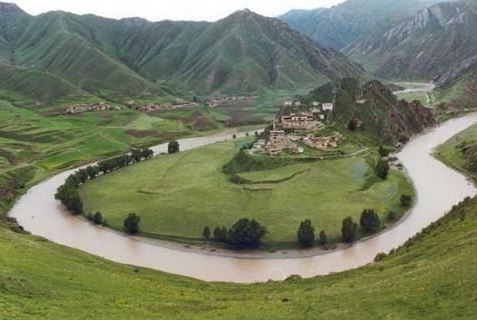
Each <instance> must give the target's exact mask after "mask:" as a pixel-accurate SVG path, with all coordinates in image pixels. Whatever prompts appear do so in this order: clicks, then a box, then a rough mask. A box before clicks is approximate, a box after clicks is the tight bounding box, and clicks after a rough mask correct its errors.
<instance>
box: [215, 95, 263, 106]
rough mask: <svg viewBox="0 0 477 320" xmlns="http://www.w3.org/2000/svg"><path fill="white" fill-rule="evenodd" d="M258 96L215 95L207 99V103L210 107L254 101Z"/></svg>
mask: <svg viewBox="0 0 477 320" xmlns="http://www.w3.org/2000/svg"><path fill="white" fill-rule="evenodd" d="M257 98H258V96H224V97H214V98H210V99H208V100H207V105H208V106H209V107H210V108H217V107H220V106H221V105H223V104H226V103H232V102H239V101H242V102H244V101H253V100H255V99H257Z"/></svg>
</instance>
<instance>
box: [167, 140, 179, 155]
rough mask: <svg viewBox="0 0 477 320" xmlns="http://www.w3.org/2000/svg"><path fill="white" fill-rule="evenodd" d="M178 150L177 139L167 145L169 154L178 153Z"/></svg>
mask: <svg viewBox="0 0 477 320" xmlns="http://www.w3.org/2000/svg"><path fill="white" fill-rule="evenodd" d="M179 151H180V146H179V142H178V141H171V142H169V144H168V145H167V152H168V153H169V154H173V153H178V152H179Z"/></svg>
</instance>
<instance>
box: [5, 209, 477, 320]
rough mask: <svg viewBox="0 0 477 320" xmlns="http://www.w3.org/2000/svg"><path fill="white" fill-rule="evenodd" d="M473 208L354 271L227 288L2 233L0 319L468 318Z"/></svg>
mask: <svg viewBox="0 0 477 320" xmlns="http://www.w3.org/2000/svg"><path fill="white" fill-rule="evenodd" d="M476 213H477V200H472V201H470V202H469V203H468V204H467V205H465V206H463V207H462V208H460V209H456V210H455V211H454V214H453V215H452V216H448V217H446V218H444V219H443V220H441V222H439V223H438V224H436V225H435V226H434V227H433V228H432V229H431V230H429V231H427V232H425V233H424V234H423V235H421V236H420V237H418V238H417V239H415V240H413V241H411V242H410V243H409V245H407V246H405V248H403V249H401V250H399V251H398V252H397V253H395V254H394V255H393V256H391V257H388V258H386V259H384V260H383V261H381V262H379V263H377V264H374V265H370V266H367V267H364V268H361V269H358V270H355V271H349V272H345V273H340V274H334V275H330V276H326V277H317V278H314V279H308V280H298V279H297V280H289V281H287V282H284V283H267V284H257V285H234V284H220V283H213V284H212V283H204V282H200V281H196V280H191V279H187V278H182V277H177V276H172V275H167V274H163V273H160V272H154V271H150V270H146V269H141V268H134V267H130V266H123V265H119V264H115V263H112V262H108V261H105V260H103V259H101V258H96V257H93V256H90V255H87V254H83V253H80V252H78V251H76V250H72V249H68V248H65V247H61V246H58V245H55V244H52V243H49V242H47V241H44V240H41V239H38V238H36V237H32V236H28V235H21V234H16V233H14V232H11V231H9V230H7V229H6V228H0V252H1V254H0V318H2V319H50V320H52V319H85V318H94V319H264V317H266V318H268V319H317V318H318V319H353V320H359V319H403V320H410V319H433V320H435V319H474V317H475V314H476V312H477V307H476V305H477V304H476V302H477V293H476V291H475V287H476V286H477V268H475V265H476V263H477V255H476V254H475V252H477V215H476Z"/></svg>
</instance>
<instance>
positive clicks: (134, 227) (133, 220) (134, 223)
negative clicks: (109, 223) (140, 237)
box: [124, 213, 141, 234]
mask: <svg viewBox="0 0 477 320" xmlns="http://www.w3.org/2000/svg"><path fill="white" fill-rule="evenodd" d="M140 221H141V218H140V217H139V216H138V215H137V214H135V213H130V214H129V215H128V216H127V217H126V219H124V231H125V232H126V233H127V234H136V233H138V232H139V222H140Z"/></svg>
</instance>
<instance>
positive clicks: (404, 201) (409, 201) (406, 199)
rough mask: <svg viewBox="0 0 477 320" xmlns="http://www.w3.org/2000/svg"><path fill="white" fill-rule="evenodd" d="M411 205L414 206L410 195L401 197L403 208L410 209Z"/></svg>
mask: <svg viewBox="0 0 477 320" xmlns="http://www.w3.org/2000/svg"><path fill="white" fill-rule="evenodd" d="M411 204H412V197H411V196H410V195H407V194H403V195H402V196H401V206H402V207H404V208H408V207H410V206H411Z"/></svg>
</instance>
